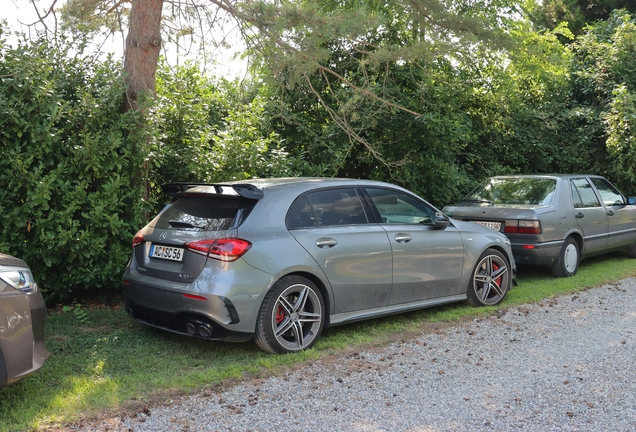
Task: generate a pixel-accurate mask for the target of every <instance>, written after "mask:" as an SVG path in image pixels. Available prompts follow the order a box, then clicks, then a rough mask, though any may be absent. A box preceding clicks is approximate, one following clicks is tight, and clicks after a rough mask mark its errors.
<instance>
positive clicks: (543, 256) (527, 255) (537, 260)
mask: <svg viewBox="0 0 636 432" xmlns="http://www.w3.org/2000/svg"><path fill="white" fill-rule="evenodd" d="M563 242H564V240H557V241H552V242H545V243H512V253H513V255H514V257H515V262H516V263H517V264H532V265H539V266H544V267H551V266H552V264H554V262H555V261H556V259H557V257H558V256H559V253H560V252H561V248H562V247H563Z"/></svg>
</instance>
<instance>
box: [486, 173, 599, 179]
mask: <svg viewBox="0 0 636 432" xmlns="http://www.w3.org/2000/svg"><path fill="white" fill-rule="evenodd" d="M581 177H598V178H603V176H600V175H595V174H510V175H500V176H493V177H490V178H561V179H569V178H581Z"/></svg>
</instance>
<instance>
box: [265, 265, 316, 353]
mask: <svg viewBox="0 0 636 432" xmlns="http://www.w3.org/2000/svg"><path fill="white" fill-rule="evenodd" d="M324 309H325V308H324V301H323V298H322V294H321V293H320V290H318V288H317V287H316V285H314V284H313V282H311V281H310V280H308V279H305V278H303V277H300V276H289V277H285V278H283V279H281V280H280V281H278V282H277V283H276V284H275V285H274V287H272V289H271V290H270V291H269V292H268V293H267V295H266V296H265V299H264V300H263V304H262V305H261V309H260V311H259V314H258V320H257V323H256V335H255V337H254V341H255V342H256V344H257V345H258V346H259V347H260V348H261V349H262V350H264V351H267V352H271V353H291V352H298V351H302V350H305V349H308V348H311V347H312V346H313V345H314V344H315V343H316V340H317V339H318V337H319V336H320V333H321V332H322V328H323V326H324V323H325V310H324Z"/></svg>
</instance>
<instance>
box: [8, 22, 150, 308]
mask: <svg viewBox="0 0 636 432" xmlns="http://www.w3.org/2000/svg"><path fill="white" fill-rule="evenodd" d="M1 32H2V29H1V28H0V38H1V37H2V36H1ZM71 45H72V43H71V42H70V41H58V45H53V44H51V43H49V42H47V41H46V40H45V39H38V40H35V41H32V42H28V43H27V42H24V41H22V42H20V43H19V44H18V46H17V47H16V48H11V47H9V46H8V45H7V44H6V42H5V41H4V40H2V39H0V57H2V59H3V61H2V62H0V137H1V138H0V146H1V149H2V155H3V157H2V159H1V160H0V184H1V185H2V189H1V190H0V207H1V208H2V212H1V213H0V220H1V223H2V230H1V232H0V250H2V251H3V252H7V253H10V254H12V255H15V256H18V257H20V258H22V259H24V260H25V261H26V262H27V263H28V264H29V266H31V268H32V270H33V273H34V275H35V277H36V278H37V281H38V282H39V285H40V287H41V289H42V291H43V293H44V296H45V298H46V300H47V302H49V303H50V302H52V301H63V300H66V299H70V298H73V297H76V296H80V295H84V294H89V293H90V295H91V296H99V295H107V294H108V293H110V292H111V290H112V288H113V287H118V286H119V285H120V283H121V282H120V281H121V274H122V272H123V269H124V267H125V265H126V262H127V260H128V257H129V255H130V239H131V238H132V236H133V235H134V233H135V232H136V230H137V229H138V228H139V227H140V226H142V225H143V221H144V217H143V215H144V210H146V209H147V208H149V203H148V202H145V201H144V200H143V199H142V196H143V195H142V193H143V190H144V188H143V187H142V184H143V183H142V182H143V178H142V176H141V174H142V167H143V164H144V160H145V159H146V157H147V153H148V152H147V149H146V147H147V145H146V144H145V143H146V142H147V140H146V137H145V136H143V135H142V131H143V130H144V128H141V127H139V122H140V121H142V119H141V118H140V117H139V115H137V117H135V115H134V114H132V113H122V112H121V111H120V106H121V103H122V96H123V94H124V85H123V80H122V77H121V76H120V73H119V71H120V70H121V67H120V66H119V67H118V65H117V64H115V65H113V63H114V62H113V61H112V60H110V59H109V60H107V61H105V62H100V61H95V60H91V59H88V58H85V57H82V56H81V52H80V54H79V55H78V53H77V49H78V48H77V44H75V47H74V51H72V50H71ZM113 66H114V67H113Z"/></svg>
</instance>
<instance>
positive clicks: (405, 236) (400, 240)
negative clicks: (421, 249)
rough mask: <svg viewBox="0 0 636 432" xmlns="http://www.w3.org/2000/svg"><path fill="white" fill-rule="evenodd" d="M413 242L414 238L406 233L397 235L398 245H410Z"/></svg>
mask: <svg viewBox="0 0 636 432" xmlns="http://www.w3.org/2000/svg"><path fill="white" fill-rule="evenodd" d="M411 240H413V238H412V237H411V236H410V235H408V234H406V233H398V234H396V235H395V241H396V242H398V243H408V242H410V241H411Z"/></svg>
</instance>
